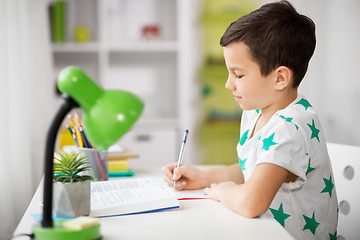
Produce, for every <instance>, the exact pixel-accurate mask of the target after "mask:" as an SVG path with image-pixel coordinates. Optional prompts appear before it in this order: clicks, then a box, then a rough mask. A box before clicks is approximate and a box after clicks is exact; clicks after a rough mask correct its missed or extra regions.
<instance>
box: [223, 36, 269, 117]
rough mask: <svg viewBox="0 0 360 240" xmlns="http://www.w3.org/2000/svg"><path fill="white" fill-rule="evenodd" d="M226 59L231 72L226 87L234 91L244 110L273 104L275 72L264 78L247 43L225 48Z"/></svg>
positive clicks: (233, 44) (232, 44) (236, 99)
mask: <svg viewBox="0 0 360 240" xmlns="http://www.w3.org/2000/svg"><path fill="white" fill-rule="evenodd" d="M224 58H225V63H226V67H227V69H228V71H229V77H228V79H227V81H226V84H225V87H226V88H227V89H229V90H231V91H232V93H233V95H234V97H235V101H236V102H238V103H239V105H240V107H241V108H242V109H244V110H252V109H263V108H266V107H268V106H270V105H271V104H272V103H273V101H274V94H275V89H274V81H273V80H274V77H276V74H275V73H274V72H275V71H273V72H271V73H270V74H268V75H267V76H265V77H264V76H262V75H261V72H260V67H259V65H258V64H257V63H256V62H254V61H253V60H252V58H251V55H250V50H249V48H248V47H247V45H246V44H245V43H243V42H236V43H231V44H229V45H228V46H226V47H224Z"/></svg>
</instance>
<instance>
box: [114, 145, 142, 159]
mask: <svg viewBox="0 0 360 240" xmlns="http://www.w3.org/2000/svg"><path fill="white" fill-rule="evenodd" d="M108 154H109V161H111V160H121V159H129V158H138V157H139V154H137V153H135V152H133V151H131V150H130V149H128V148H120V149H118V148H109V151H108Z"/></svg>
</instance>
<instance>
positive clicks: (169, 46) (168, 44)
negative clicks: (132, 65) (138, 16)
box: [105, 41, 178, 52]
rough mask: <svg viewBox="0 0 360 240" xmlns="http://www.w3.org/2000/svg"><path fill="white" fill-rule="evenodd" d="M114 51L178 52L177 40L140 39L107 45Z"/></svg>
mask: <svg viewBox="0 0 360 240" xmlns="http://www.w3.org/2000/svg"><path fill="white" fill-rule="evenodd" d="M105 48H106V49H108V50H109V51H113V52H176V51H177V50H178V44H177V42H176V41H138V42H125V43H113V44H108V46H107V47H105Z"/></svg>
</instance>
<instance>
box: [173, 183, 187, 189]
mask: <svg viewBox="0 0 360 240" xmlns="http://www.w3.org/2000/svg"><path fill="white" fill-rule="evenodd" d="M185 186H186V181H177V182H176V185H175V190H178V191H179V190H183V189H184V188H185Z"/></svg>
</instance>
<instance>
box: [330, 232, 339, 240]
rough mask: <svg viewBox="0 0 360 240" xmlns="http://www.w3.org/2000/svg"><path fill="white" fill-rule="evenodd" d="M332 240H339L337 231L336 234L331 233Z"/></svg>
mask: <svg viewBox="0 0 360 240" xmlns="http://www.w3.org/2000/svg"><path fill="white" fill-rule="evenodd" d="M329 236H330V240H337V231H336V232H335V233H334V234H331V233H329Z"/></svg>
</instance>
